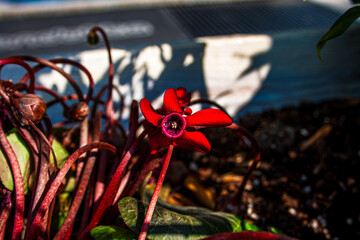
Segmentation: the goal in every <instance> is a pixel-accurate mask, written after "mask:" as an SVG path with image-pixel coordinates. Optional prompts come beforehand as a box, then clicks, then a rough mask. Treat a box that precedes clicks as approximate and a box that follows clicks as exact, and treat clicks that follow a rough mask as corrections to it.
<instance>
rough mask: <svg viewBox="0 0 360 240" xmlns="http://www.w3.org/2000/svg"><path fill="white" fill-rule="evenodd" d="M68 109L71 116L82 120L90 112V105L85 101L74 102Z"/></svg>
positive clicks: (73, 118)
mask: <svg viewBox="0 0 360 240" xmlns="http://www.w3.org/2000/svg"><path fill="white" fill-rule="evenodd" d="M68 111H69V112H68V113H69V114H68V116H69V118H70V119H71V120H76V121H82V120H84V119H85V118H86V117H87V116H88V115H89V114H90V108H89V105H88V104H87V103H86V102H83V101H82V102H77V103H74V104H72V105H71V106H70V108H69V110H68Z"/></svg>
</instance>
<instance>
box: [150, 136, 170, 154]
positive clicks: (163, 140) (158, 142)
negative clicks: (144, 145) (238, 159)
mask: <svg viewBox="0 0 360 240" xmlns="http://www.w3.org/2000/svg"><path fill="white" fill-rule="evenodd" d="M170 143H171V138H168V137H166V136H165V135H164V134H162V133H160V134H156V135H149V147H150V151H154V150H158V149H160V148H162V147H166V146H169V145H170Z"/></svg>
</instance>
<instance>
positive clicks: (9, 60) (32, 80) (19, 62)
mask: <svg viewBox="0 0 360 240" xmlns="http://www.w3.org/2000/svg"><path fill="white" fill-rule="evenodd" d="M6 64H17V65H20V66H22V67H23V68H25V69H26V70H27V72H28V74H29V77H30V86H29V93H34V87H35V74H34V72H33V70H32V69H31V67H30V66H29V64H27V63H26V62H24V61H23V60H21V59H18V58H15V57H10V58H5V59H0V69H1V68H2V67H3V66H4V65H6Z"/></svg>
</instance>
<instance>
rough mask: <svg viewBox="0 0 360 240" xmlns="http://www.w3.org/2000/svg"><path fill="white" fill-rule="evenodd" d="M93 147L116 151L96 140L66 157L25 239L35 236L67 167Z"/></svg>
mask: <svg viewBox="0 0 360 240" xmlns="http://www.w3.org/2000/svg"><path fill="white" fill-rule="evenodd" d="M94 148H100V149H106V150H109V151H111V152H112V153H114V154H115V153H116V147H114V146H113V145H111V144H108V143H104V142H97V143H92V144H89V145H86V146H84V147H82V148H79V149H78V150H76V151H75V152H74V153H73V154H71V156H70V157H69V158H68V160H67V161H66V162H65V164H64V165H63V167H62V168H61V169H60V171H59V172H58V174H57V175H56V177H55V179H54V181H53V182H52V184H51V186H50V188H49V190H48V191H47V193H46V195H45V197H44V199H43V201H42V202H41V204H40V206H39V209H38V211H37V213H36V215H35V218H34V221H33V222H32V224H31V227H30V229H29V232H28V234H27V235H26V238H25V239H35V238H36V234H37V231H38V228H39V226H40V225H41V221H42V219H43V217H44V215H45V213H46V211H47V209H48V208H49V206H50V204H51V202H52V200H53V198H54V197H55V195H56V192H57V191H58V189H59V187H60V185H61V182H62V180H63V179H64V178H65V176H66V174H67V172H68V171H69V169H70V168H71V166H72V164H74V163H75V161H76V160H77V159H78V158H79V157H80V156H81V155H82V154H84V153H86V152H88V151H90V150H92V149H94Z"/></svg>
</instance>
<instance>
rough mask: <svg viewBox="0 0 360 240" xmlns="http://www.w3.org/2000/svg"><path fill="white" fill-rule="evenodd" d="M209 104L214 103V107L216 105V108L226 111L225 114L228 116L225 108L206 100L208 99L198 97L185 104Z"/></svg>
mask: <svg viewBox="0 0 360 240" xmlns="http://www.w3.org/2000/svg"><path fill="white" fill-rule="evenodd" d="M199 103H200V104H201V103H204V104H210V105H214V106H215V107H217V108H218V109H220V110H221V111H223V112H224V113H226V115H228V116H230V115H229V113H228V112H227V111H226V109H225V108H223V107H222V106H221V105H219V104H218V103H216V102H214V101H211V100H208V99H198V100H194V101H191V102H190V103H189V104H188V105H187V106H191V105H195V104H199Z"/></svg>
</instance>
